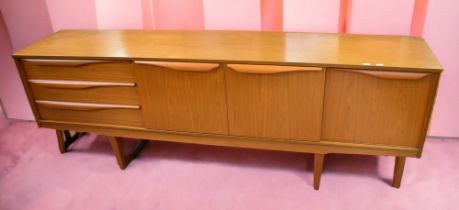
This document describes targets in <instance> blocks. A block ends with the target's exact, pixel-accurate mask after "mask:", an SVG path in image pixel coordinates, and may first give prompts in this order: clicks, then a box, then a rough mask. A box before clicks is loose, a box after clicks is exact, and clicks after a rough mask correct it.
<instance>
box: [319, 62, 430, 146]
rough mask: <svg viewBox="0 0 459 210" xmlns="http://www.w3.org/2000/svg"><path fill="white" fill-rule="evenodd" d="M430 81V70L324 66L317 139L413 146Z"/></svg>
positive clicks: (416, 143) (418, 139) (421, 125)
mask: <svg viewBox="0 0 459 210" xmlns="http://www.w3.org/2000/svg"><path fill="white" fill-rule="evenodd" d="M435 84H436V81H435V75H433V74H431V73H417V72H388V71H375V70H348V69H330V70H327V73H326V85H325V100H324V115H323V130H322V139H323V140H329V141H336V142H347V143H364V144H382V145H396V146H408V147H418V146H420V143H421V139H422V137H423V135H424V134H423V129H424V126H425V120H426V117H427V116H428V112H429V111H430V109H429V106H430V104H431V103H432V102H431V99H432V94H433V93H434V91H435Z"/></svg>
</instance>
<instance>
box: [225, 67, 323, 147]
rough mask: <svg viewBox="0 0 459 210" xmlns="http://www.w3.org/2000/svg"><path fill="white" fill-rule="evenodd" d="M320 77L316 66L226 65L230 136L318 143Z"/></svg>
mask: <svg viewBox="0 0 459 210" xmlns="http://www.w3.org/2000/svg"><path fill="white" fill-rule="evenodd" d="M324 78H325V74H324V71H323V69H322V68H318V67H304V66H275V65H246V64H228V65H227V68H226V90H227V102H228V118H229V132H230V135H235V136H253V137H267V138H280V139H296V140H307V141H319V140H320V126H321V116H322V104H323V90H324V89H323V86H324Z"/></svg>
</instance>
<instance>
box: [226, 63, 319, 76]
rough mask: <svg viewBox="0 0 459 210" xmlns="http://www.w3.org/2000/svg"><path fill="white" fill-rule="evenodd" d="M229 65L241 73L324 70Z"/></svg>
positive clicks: (307, 67)
mask: <svg viewBox="0 0 459 210" xmlns="http://www.w3.org/2000/svg"><path fill="white" fill-rule="evenodd" d="M228 67H229V68H231V69H233V70H234V71H237V72H239V73H248V74H276V73H284V72H301V71H322V68H320V67H309V66H275V65H250V64H228Z"/></svg>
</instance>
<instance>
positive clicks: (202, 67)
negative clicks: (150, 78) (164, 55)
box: [134, 61, 219, 72]
mask: <svg viewBox="0 0 459 210" xmlns="http://www.w3.org/2000/svg"><path fill="white" fill-rule="evenodd" d="M134 63H135V64H139V65H151V66H158V67H162V68H166V69H170V70H175V71H195V72H207V71H212V70H213V69H215V68H217V67H218V66H219V64H217V63H193V62H167V61H134Z"/></svg>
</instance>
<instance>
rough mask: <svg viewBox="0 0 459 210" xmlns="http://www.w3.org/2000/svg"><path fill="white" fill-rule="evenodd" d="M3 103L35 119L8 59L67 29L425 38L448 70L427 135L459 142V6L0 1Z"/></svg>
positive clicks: (355, 0) (344, 1)
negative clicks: (294, 32) (258, 32)
mask: <svg viewBox="0 0 459 210" xmlns="http://www.w3.org/2000/svg"><path fill="white" fill-rule="evenodd" d="M0 11H1V12H2V22H1V23H0V44H1V46H2V47H1V51H0V61H1V66H0V67H1V68H0V73H1V76H0V98H1V99H2V101H3V104H4V109H5V110H6V112H7V114H8V117H10V118H16V119H28V120H32V119H33V116H32V113H31V111H30V109H29V107H28V103H27V100H26V97H25V95H24V90H23V88H22V86H21V84H20V81H19V77H18V75H17V73H16V70H15V67H14V65H13V63H12V61H11V58H10V54H11V53H12V52H13V51H14V50H18V49H20V48H22V47H24V46H26V45H28V44H30V43H33V42H35V41H37V40H39V39H40V38H42V37H44V36H46V35H48V34H51V33H52V32H54V31H58V30H60V29H66V28H100V29H187V30H203V29H207V30H211V29H218V30H266V31H311V32H333V33H335V32H340V33H363V34H396V35H413V36H422V37H424V38H425V39H426V41H427V42H428V43H429V45H430V46H431V48H432V49H433V50H434V52H435V53H436V55H437V57H438V59H439V60H440V62H441V63H442V65H443V67H444V68H445V71H444V73H443V75H442V78H441V82H440V89H439V92H438V98H437V102H436V105H435V110H434V114H433V118H432V124H431V127H430V130H429V134H430V135H434V136H453V137H459V108H457V107H459V96H458V95H459V94H457V93H456V92H457V91H458V90H459V61H458V59H457V55H458V54H459V52H458V51H459V38H458V37H459V1H456V0H435V1H433V0H431V1H428V0H403V1H399V0H385V1H381V0H78V1H62V0H14V1H11V0H0Z"/></svg>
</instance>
